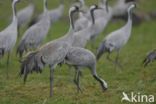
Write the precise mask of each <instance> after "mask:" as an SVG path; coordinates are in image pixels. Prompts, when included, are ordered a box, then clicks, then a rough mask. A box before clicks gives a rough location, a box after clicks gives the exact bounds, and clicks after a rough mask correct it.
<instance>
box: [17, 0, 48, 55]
mask: <svg viewBox="0 0 156 104" xmlns="http://www.w3.org/2000/svg"><path fill="white" fill-rule="evenodd" d="M43 4H44V14H43V15H44V17H43V18H42V19H40V21H38V22H37V23H36V24H34V25H32V26H31V27H30V28H29V29H28V30H26V32H25V33H24V35H23V37H22V39H21V41H20V43H19V45H18V48H17V54H19V56H20V57H22V55H23V53H24V52H25V51H27V50H28V49H35V48H37V47H39V46H40V44H41V43H42V41H43V40H44V38H45V37H46V35H47V34H48V31H49V28H50V18H49V12H48V10H47V0H44V3H43Z"/></svg>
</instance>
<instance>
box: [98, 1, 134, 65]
mask: <svg viewBox="0 0 156 104" xmlns="http://www.w3.org/2000/svg"><path fill="white" fill-rule="evenodd" d="M134 7H135V4H132V5H130V7H129V8H128V22H127V23H126V25H125V26H123V27H122V28H121V29H118V30H116V31H114V32H112V33H110V34H109V35H107V36H106V38H104V40H103V42H102V43H101V44H100V46H99V48H98V50H97V60H99V59H100V57H101V56H102V55H103V53H105V52H108V56H107V59H108V60H109V61H112V60H111V59H110V57H109V55H110V53H111V52H112V51H117V57H116V60H115V65H118V66H120V67H121V65H120V64H119V62H118V57H119V52H120V49H121V48H122V47H123V46H124V45H125V44H126V43H127V42H128V40H129V38H130V36H131V29H132V17H131V16H132V15H131V14H132V9H133V8H134Z"/></svg>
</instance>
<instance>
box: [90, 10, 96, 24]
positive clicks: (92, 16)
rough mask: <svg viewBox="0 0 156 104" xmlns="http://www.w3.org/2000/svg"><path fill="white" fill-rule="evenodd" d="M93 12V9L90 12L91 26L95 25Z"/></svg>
mask: <svg viewBox="0 0 156 104" xmlns="http://www.w3.org/2000/svg"><path fill="white" fill-rule="evenodd" d="M94 10H95V9H93V10H91V11H90V14H91V19H92V25H94V24H95V17H94Z"/></svg>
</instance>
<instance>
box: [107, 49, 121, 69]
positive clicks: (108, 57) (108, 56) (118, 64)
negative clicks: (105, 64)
mask: <svg viewBox="0 0 156 104" xmlns="http://www.w3.org/2000/svg"><path fill="white" fill-rule="evenodd" d="M107 60H108V61H110V62H112V63H113V64H114V65H115V69H116V68H117V66H118V67H119V68H121V69H123V68H122V65H121V64H120V63H119V52H118V53H117V56H116V59H115V61H114V60H112V59H111V58H110V53H108V55H107Z"/></svg>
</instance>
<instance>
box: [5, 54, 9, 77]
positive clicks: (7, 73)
mask: <svg viewBox="0 0 156 104" xmlns="http://www.w3.org/2000/svg"><path fill="white" fill-rule="evenodd" d="M9 63H10V52H8V57H7V68H6V77H7V79H8V78H9V72H8V70H9Z"/></svg>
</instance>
